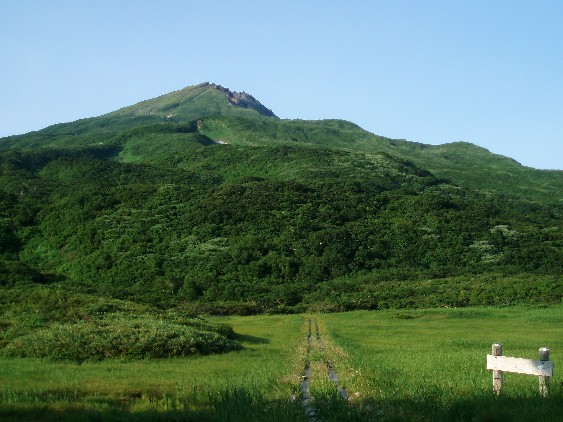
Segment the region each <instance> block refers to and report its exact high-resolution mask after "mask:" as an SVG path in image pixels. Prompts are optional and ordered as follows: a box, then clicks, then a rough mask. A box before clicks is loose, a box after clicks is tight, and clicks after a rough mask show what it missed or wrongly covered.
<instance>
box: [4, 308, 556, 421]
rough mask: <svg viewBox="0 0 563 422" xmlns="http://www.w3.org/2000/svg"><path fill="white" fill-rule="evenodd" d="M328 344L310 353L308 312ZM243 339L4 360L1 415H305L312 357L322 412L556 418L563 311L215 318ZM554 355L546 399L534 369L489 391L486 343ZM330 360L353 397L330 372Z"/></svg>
mask: <svg viewBox="0 0 563 422" xmlns="http://www.w3.org/2000/svg"><path fill="white" fill-rule="evenodd" d="M309 319H311V320H314V321H316V322H317V323H318V327H319V332H320V335H321V336H322V344H323V346H324V347H323V348H322V349H321V348H320V347H319V345H318V344H315V343H313V345H312V347H311V349H310V350H309V351H308V350H307V341H306V336H307V329H308V328H307V327H308V324H307V322H308V320H309ZM213 320H216V321H220V322H223V323H227V324H230V325H232V326H233V328H234V329H235V331H236V332H237V333H238V335H239V340H240V341H241V342H242V344H243V345H244V346H245V349H244V350H242V351H237V352H231V353H227V354H223V355H213V356H201V357H199V356H197V357H186V358H175V359H164V360H143V361H133V360H132V361H110V360H106V361H103V362H86V363H84V364H81V365H78V364H71V363H50V362H48V361H42V360H34V359H13V358H1V359H0V386H1V387H0V419H2V420H8V421H9V420H25V419H27V420H54V419H57V420H146V419H151V420H224V421H227V420H229V421H232V420H240V421H249V420H285V421H290V420H291V421H292V420H308V417H307V415H306V414H305V412H304V410H303V406H302V403H301V400H300V383H301V376H302V373H303V368H304V365H305V361H306V360H308V361H309V362H310V364H311V384H310V388H311V393H312V396H313V397H314V400H313V402H312V403H313V407H314V409H315V414H316V417H317V420H384V421H394V420H397V421H400V420H409V421H410V420H421V421H422V420H432V421H434V420H438V421H440V420H443V421H446V420H447V421H451V420H477V421H479V420H482V421H489V420H503V421H504V420H516V421H527V420H531V419H535V420H542V421H550V420H553V421H556V420H561V415H563V384H562V379H563V378H562V377H561V376H560V375H559V368H561V365H563V358H562V356H563V353H562V351H563V308H562V307H561V306H556V307H550V308H524V307H522V308H501V309H495V308H465V309H431V310H409V311H397V310H394V311H380V312H367V311H358V312H350V313H341V314H322V315H311V316H308V315H289V316H285V315H284V316H252V317H221V318H219V317H217V318H213ZM496 341H500V342H502V343H503V344H504V354H505V355H509V356H517V357H526V358H537V355H538V348H539V347H541V346H548V347H550V349H551V356H552V358H551V359H552V360H553V361H554V363H555V374H554V377H553V378H552V379H551V389H550V395H549V397H547V398H541V397H540V396H539V393H538V380H537V377H533V376H526V375H516V374H505V384H504V385H505V387H504V391H503V394H502V395H501V396H500V397H496V396H494V395H493V393H492V376H491V373H490V372H489V371H487V370H486V368H485V357H486V354H487V353H490V349H491V344H492V343H493V342H496ZM327 360H328V361H330V362H332V364H333V365H334V367H335V370H336V372H337V374H338V378H339V383H340V385H341V386H343V387H345V389H346V391H347V394H348V400H347V401H345V400H344V399H342V398H341V397H340V395H339V394H337V391H336V388H335V387H334V385H333V384H332V383H331V382H330V381H329V380H328V377H327V371H326V365H325V362H326V361H327Z"/></svg>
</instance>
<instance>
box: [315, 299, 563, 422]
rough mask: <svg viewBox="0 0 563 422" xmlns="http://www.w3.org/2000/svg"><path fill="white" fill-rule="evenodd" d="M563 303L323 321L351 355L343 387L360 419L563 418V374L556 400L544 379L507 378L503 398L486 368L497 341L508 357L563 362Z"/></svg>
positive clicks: (555, 391)
mask: <svg viewBox="0 0 563 422" xmlns="http://www.w3.org/2000/svg"><path fill="white" fill-rule="evenodd" d="M562 310H563V309H562V308H561V306H559V307H552V308H545V309H538V308H536V309H532V308H505V309H495V308H466V309H433V310H418V311H400V312H398V311H383V312H350V313H345V314H334V315H326V316H323V319H324V320H325V323H326V326H327V328H328V330H329V332H330V335H331V337H332V339H333V341H334V342H335V343H337V344H338V345H339V346H341V347H342V348H343V349H345V350H346V351H347V352H348V354H349V360H348V362H347V363H348V365H349V366H350V368H349V369H348V370H344V371H342V374H343V375H344V376H345V377H346V378H344V379H343V382H344V383H345V385H346V386H347V387H348V389H349V392H350V394H351V396H352V397H353V398H354V402H355V404H354V406H355V408H356V409H357V411H358V412H360V414H361V413H362V412H363V413H364V414H365V413H366V412H367V413H369V414H370V415H372V416H373V415H379V416H380V417H381V419H383V420H397V419H398V420H432V421H435V420H443V421H450V420H521V421H526V420H530V419H531V418H532V417H534V418H537V419H538V420H561V419H560V418H561V415H563V388H562V381H561V377H560V376H558V375H557V370H556V372H555V376H554V377H553V379H552V381H551V387H552V388H551V392H550V396H549V397H548V398H546V399H543V398H542V397H540V395H539V391H538V390H539V388H538V378H537V377H534V376H528V375H519V374H509V373H507V374H505V382H504V388H503V393H502V395H501V396H500V397H496V396H494V395H493V392H492V373H491V372H490V371H487V370H486V362H485V361H486V355H487V354H488V353H490V350H491V344H492V343H494V342H497V341H500V342H502V343H503V344H504V354H505V355H507V356H516V357H523V358H533V359H538V349H539V348H540V347H541V346H548V347H550V348H551V350H552V360H553V361H554V362H555V367H556V368H558V367H560V366H561V365H562V364H563V312H562Z"/></svg>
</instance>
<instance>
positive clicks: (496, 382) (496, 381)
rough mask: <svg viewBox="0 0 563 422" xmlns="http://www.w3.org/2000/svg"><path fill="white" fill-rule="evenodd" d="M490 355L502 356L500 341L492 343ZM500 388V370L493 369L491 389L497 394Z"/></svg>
mask: <svg viewBox="0 0 563 422" xmlns="http://www.w3.org/2000/svg"><path fill="white" fill-rule="evenodd" d="M492 355H493V356H502V344H501V343H493V350H492ZM540 382H541V381H540ZM540 388H541V387H540ZM501 390H502V371H493V391H494V393H495V394H497V395H499V394H500V391H501Z"/></svg>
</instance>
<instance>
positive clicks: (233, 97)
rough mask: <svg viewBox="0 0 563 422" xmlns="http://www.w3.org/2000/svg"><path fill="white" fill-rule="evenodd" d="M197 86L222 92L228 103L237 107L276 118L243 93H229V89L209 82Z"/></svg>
mask: <svg viewBox="0 0 563 422" xmlns="http://www.w3.org/2000/svg"><path fill="white" fill-rule="evenodd" d="M199 86H200V87H202V88H203V87H210V88H214V89H216V90H217V91H220V92H222V93H223V94H225V96H226V97H227V99H228V100H229V102H230V103H231V104H233V105H235V106H237V107H243V108H251V109H254V110H256V111H257V112H258V113H260V114H262V115H263V116H268V117H277V116H276V115H275V114H274V112H273V111H272V110H270V109H269V108H267V107H265V106H264V105H263V104H262V103H260V101H258V100H257V99H256V98H254V97H253V96H252V95H250V94H248V93H246V92H244V91H242V92H237V91H231V90H230V89H229V88H225V87H224V86H221V85H217V84H214V83H209V82H205V83H203V84H200V85H199Z"/></svg>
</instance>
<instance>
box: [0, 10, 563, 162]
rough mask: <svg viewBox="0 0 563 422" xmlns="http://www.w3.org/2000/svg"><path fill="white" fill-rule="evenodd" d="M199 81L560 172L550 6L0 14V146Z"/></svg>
mask: <svg viewBox="0 0 563 422" xmlns="http://www.w3.org/2000/svg"><path fill="white" fill-rule="evenodd" d="M206 81H209V82H215V83H218V84H221V85H223V86H226V87H228V88H231V89H232V90H237V91H246V92H249V93H250V94H252V95H254V96H255V97H256V98H257V99H258V100H259V101H261V102H262V103H263V104H264V105H266V106H267V107H269V108H271V109H272V110H273V111H274V112H275V113H276V114H277V115H278V116H280V117H282V118H301V119H322V118H341V119H346V120H350V121H353V122H355V123H357V124H359V125H360V126H362V127H363V128H365V129H367V130H369V131H371V132H374V133H377V134H380V135H384V136H388V137H393V138H403V139H408V140H411V141H417V142H423V143H430V144H438V143H445V142H452V141H469V142H472V143H474V144H477V145H480V146H483V147H485V148H487V149H489V150H490V151H492V152H495V153H498V154H502V155H506V156H509V157H511V158H514V159H516V160H517V161H519V162H520V163H522V164H524V165H528V166H532V167H536V168H557V169H563V1H562V0H551V1H548V0H533V1H532V0H526V1H521V0H485V1H482V0H455V1H452V0H443V1H438V0H425V1H420V0H386V1H383V0H381V1H380V0H371V1H369V0H366V1H354V0H347V1H344V0H342V1H331V0H324V1H314V0H298V1H294V0H284V1H268V0H248V1H246V0H236V1H234V0H228V1H227V0H225V1H213V0H209V1H201V0H199V1H180V0H160V1H155V0H151V1H145V0H137V1H127V0H111V1H110V0H67V1H64V0H49V1H47V0H45V1H41V0H36V1H32V0H2V1H1V2H0V136H7V135H11V134H18V133H25V132H28V131H31V130H37V129H41V128H43V127H45V126H48V125H50V124H53V123H59V122H67V121H72V120H76V119H79V118H83V117H91V116H96V115H100V114H104V113H106V112H109V111H113V110H115V109H118V108H121V107H123V106H127V105H130V104H133V103H136V102H138V101H141V100H144V99H148V98H152V97H155V96H158V95H161V94H164V93H167V92H170V91H174V90H177V89H180V88H183V87H184V86H187V85H194V84H198V83H200V82H206Z"/></svg>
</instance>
